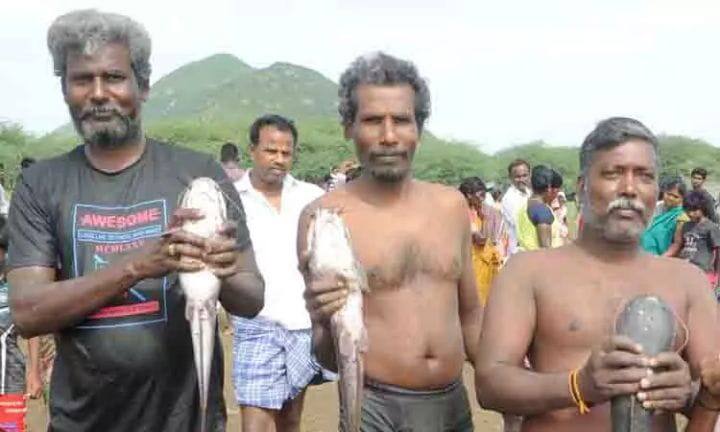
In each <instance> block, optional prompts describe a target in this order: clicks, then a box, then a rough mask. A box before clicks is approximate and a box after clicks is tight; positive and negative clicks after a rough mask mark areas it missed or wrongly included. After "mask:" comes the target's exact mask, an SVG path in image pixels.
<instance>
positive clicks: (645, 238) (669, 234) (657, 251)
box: [640, 177, 690, 257]
mask: <svg viewBox="0 0 720 432" xmlns="http://www.w3.org/2000/svg"><path fill="white" fill-rule="evenodd" d="M660 191H661V193H662V200H661V201H660V202H659V203H658V205H657V207H655V214H654V215H653V218H652V220H651V221H650V224H648V226H647V228H646V229H645V232H643V234H642V237H641V238H640V244H641V246H642V248H643V250H645V251H647V252H649V253H651V254H654V255H662V256H670V257H673V256H676V255H677V254H678V253H679V252H680V249H681V247H682V226H683V224H684V223H685V222H687V221H689V220H690V219H689V218H688V216H687V214H685V211H684V210H683V197H684V196H685V193H686V191H687V188H686V187H685V183H684V182H683V180H682V178H680V177H672V178H669V179H667V180H665V181H663V182H661V184H660Z"/></svg>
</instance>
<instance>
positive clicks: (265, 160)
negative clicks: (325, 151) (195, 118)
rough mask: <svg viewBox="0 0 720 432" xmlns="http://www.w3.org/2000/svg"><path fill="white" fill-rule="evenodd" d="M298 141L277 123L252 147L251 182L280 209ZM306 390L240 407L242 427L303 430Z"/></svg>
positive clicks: (268, 431)
mask: <svg viewBox="0 0 720 432" xmlns="http://www.w3.org/2000/svg"><path fill="white" fill-rule="evenodd" d="M294 152H295V142H294V139H293V135H292V132H290V131H289V130H288V131H283V130H279V129H278V128H277V127H275V126H265V127H263V128H261V129H260V132H259V134H258V142H257V143H256V144H252V145H251V146H250V157H251V159H252V161H253V166H252V171H250V174H249V175H250V182H251V183H252V186H253V188H255V190H257V191H259V192H260V193H262V194H263V195H264V196H265V198H266V199H267V201H268V202H269V203H270V204H271V205H272V206H273V207H274V208H275V209H276V210H277V211H280V206H281V203H282V187H283V180H284V179H285V176H286V175H287V173H288V172H290V169H291V168H292V164H293V155H294ZM304 401H305V391H302V392H301V393H300V394H298V395H297V396H295V398H293V399H292V400H289V401H286V402H285V403H284V404H283V406H282V408H281V409H280V410H271V409H265V408H259V407H253V406H241V410H242V430H244V431H248V432H273V431H283V432H293V431H299V430H300V418H301V416H302V408H303V403H304Z"/></svg>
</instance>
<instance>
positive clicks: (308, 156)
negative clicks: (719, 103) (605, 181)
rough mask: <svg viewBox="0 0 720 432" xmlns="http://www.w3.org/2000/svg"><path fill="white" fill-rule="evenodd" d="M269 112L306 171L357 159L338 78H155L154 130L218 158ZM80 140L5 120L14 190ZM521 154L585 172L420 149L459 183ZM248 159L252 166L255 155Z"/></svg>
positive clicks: (468, 151)
mask: <svg viewBox="0 0 720 432" xmlns="http://www.w3.org/2000/svg"><path fill="white" fill-rule="evenodd" d="M58 97H61V95H60V94H58ZM269 112H274V113H280V114H283V115H286V116H288V117H290V118H293V119H295V121H296V123H297V125H298V129H299V131H300V146H299V152H298V156H297V163H296V165H295V169H294V173H295V175H296V176H298V177H301V178H321V177H323V176H325V175H326V174H327V173H328V172H329V171H330V169H331V168H332V167H333V166H334V165H336V164H338V163H339V162H341V161H343V160H345V159H347V158H349V157H352V155H353V148H352V144H351V143H348V142H346V141H345V140H344V138H343V132H342V128H341V127H340V125H339V122H338V118H337V85H336V84H335V83H334V82H332V81H331V80H329V79H327V78H326V77H324V76H322V75H321V74H319V73H317V72H315V71H313V70H310V69H307V68H304V67H300V66H295V65H291V64H287V63H275V64H273V65H271V66H269V67H267V68H264V69H254V68H252V67H250V66H248V65H247V64H245V63H243V62H242V61H241V60H239V59H237V58H235V57H233V56H232V55H229V54H217V55H214V56H211V57H208V58H206V59H204V60H200V61H197V62H193V63H189V64H187V65H185V66H182V67H180V68H178V69H177V70H175V71H173V72H171V73H170V74H168V75H166V76H164V77H163V78H161V79H160V80H159V81H158V82H157V83H155V84H154V85H153V87H152V90H151V96H150V99H149V100H148V102H147V103H146V104H145V106H144V107H143V119H144V122H145V129H146V132H147V135H148V136H150V137H154V138H158V139H161V140H165V141H169V142H172V143H175V144H178V145H182V146H187V147H190V148H193V149H196V150H199V151H203V152H208V153H211V154H214V155H217V154H218V153H219V149H220V146H221V145H222V144H223V143H225V142H227V141H232V142H235V143H236V144H238V145H239V147H241V148H243V149H245V148H246V146H247V142H248V139H247V134H248V127H249V125H250V124H251V123H252V120H253V119H254V118H256V117H257V116H259V115H261V114H264V113H269ZM76 143H77V138H76V137H75V135H74V132H73V131H72V127H71V126H69V125H65V126H63V127H61V128H59V129H58V130H57V131H55V132H53V133H51V134H48V135H46V136H43V137H36V136H32V135H31V134H28V133H26V132H25V131H24V130H23V129H22V127H21V126H19V125H15V124H10V123H0V162H2V163H3V164H4V166H5V167H6V169H7V175H6V179H5V182H6V184H7V185H8V186H10V187H11V188H12V184H11V183H12V180H13V179H14V178H15V176H16V174H17V166H18V165H19V161H20V159H21V158H22V157H23V156H33V157H37V158H43V157H49V156H52V155H56V154H59V153H61V152H63V151H67V150H69V149H71V148H72V147H73V146H74V145H76ZM660 154H661V158H662V163H663V165H662V172H663V174H681V175H686V176H687V175H689V173H690V170H691V169H692V168H693V167H695V166H705V167H707V168H708V169H710V170H711V171H712V170H713V168H714V167H716V166H719V165H720V149H718V148H716V147H714V146H712V145H710V144H709V143H707V142H704V141H701V140H695V139H691V138H687V137H682V136H664V137H661V146H660ZM516 158H522V159H526V160H528V161H530V162H531V163H533V164H539V163H543V164H547V165H550V166H552V167H554V168H557V169H558V170H559V171H560V172H561V173H562V174H563V176H564V177H565V179H566V185H568V186H569V187H570V188H571V185H572V184H573V183H574V181H573V179H575V178H576V177H577V174H578V151H577V148H571V147H557V146H552V145H549V144H547V143H544V142H542V141H536V142H532V143H528V144H524V145H521V146H516V147H512V148H509V149H506V150H503V151H500V152H498V153H497V154H494V155H489V154H486V153H483V152H482V151H480V150H479V149H478V148H477V147H474V146H471V145H468V144H464V143H459V142H448V141H443V140H441V139H439V138H437V137H435V136H433V135H432V134H431V133H429V132H426V133H425V134H424V136H423V140H422V145H421V146H420V149H419V150H418V154H417V156H416V161H415V175H416V176H417V177H419V178H422V179H426V180H432V181H438V182H443V183H447V184H458V183H459V182H460V179H462V178H464V177H467V176H471V175H478V176H480V177H481V178H483V179H484V180H486V181H496V182H498V181H499V182H504V181H505V180H506V176H507V175H506V167H507V165H508V163H509V162H510V161H511V160H513V159H516ZM243 162H244V163H245V165H247V163H248V161H247V159H245V160H244V161H243ZM718 174H720V173H715V175H716V176H717V175H718ZM8 183H10V184H8Z"/></svg>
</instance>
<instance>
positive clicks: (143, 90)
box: [140, 86, 150, 102]
mask: <svg viewBox="0 0 720 432" xmlns="http://www.w3.org/2000/svg"><path fill="white" fill-rule="evenodd" d="M148 97H150V86H147V87H140V100H141V101H143V102H147V100H148Z"/></svg>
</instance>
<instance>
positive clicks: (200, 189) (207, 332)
mask: <svg viewBox="0 0 720 432" xmlns="http://www.w3.org/2000/svg"><path fill="white" fill-rule="evenodd" d="M180 207H181V208H190V209H199V210H200V211H201V212H202V213H203V216H204V217H203V218H202V219H199V220H194V221H187V222H185V223H184V224H183V229H184V230H185V231H188V232H190V233H192V234H195V235H198V236H201V237H206V238H210V237H213V236H215V235H216V234H217V232H218V230H219V229H220V228H221V227H222V225H223V224H224V223H225V222H226V221H227V208H226V207H225V197H224V195H223V193H222V191H221V190H220V187H219V186H218V185H217V183H215V181H214V180H212V179H210V178H206V177H200V178H197V179H195V180H193V181H192V182H190V185H189V186H188V187H187V189H186V190H185V192H184V194H183V196H182V199H181V201H180ZM182 259H190V258H187V257H183V258H182ZM179 278H180V287H181V288H182V290H183V293H185V298H186V307H185V318H187V320H188V321H189V322H190V332H191V334H192V344H193V353H194V356H195V369H196V371H197V377H198V388H199V391H200V431H201V432H205V430H206V426H207V403H208V390H209V386H210V369H211V367H212V358H213V350H214V348H215V325H216V323H217V301H218V296H219V295H220V280H219V279H218V278H217V276H215V274H213V273H212V272H211V271H210V269H209V268H205V269H203V270H200V271H197V272H181V273H180V274H179Z"/></svg>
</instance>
